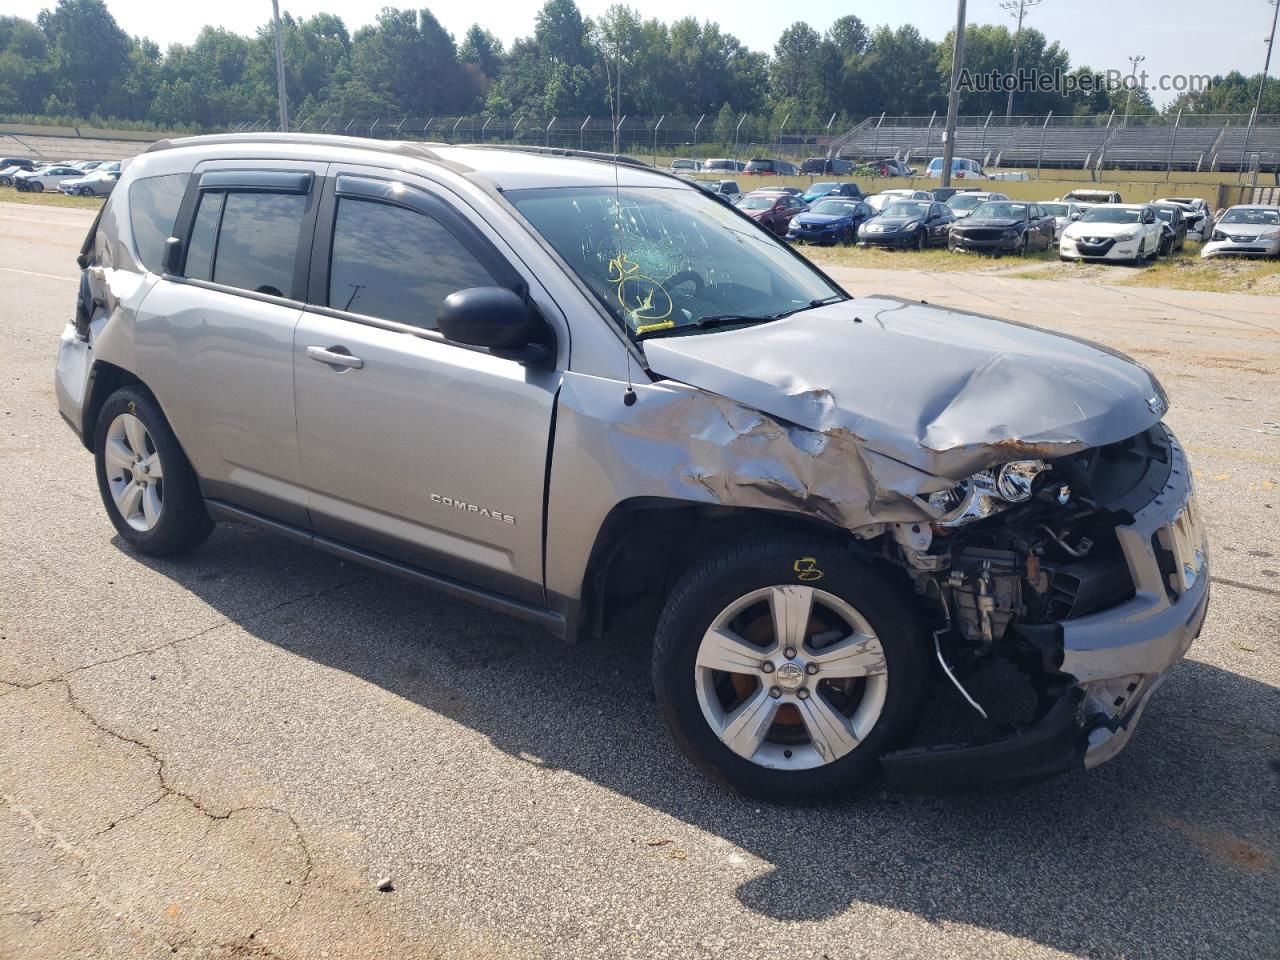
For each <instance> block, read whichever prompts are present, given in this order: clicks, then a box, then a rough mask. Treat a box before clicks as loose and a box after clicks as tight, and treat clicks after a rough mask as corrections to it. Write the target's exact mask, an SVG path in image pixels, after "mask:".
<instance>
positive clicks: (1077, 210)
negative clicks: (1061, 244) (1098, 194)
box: [1040, 200, 1087, 239]
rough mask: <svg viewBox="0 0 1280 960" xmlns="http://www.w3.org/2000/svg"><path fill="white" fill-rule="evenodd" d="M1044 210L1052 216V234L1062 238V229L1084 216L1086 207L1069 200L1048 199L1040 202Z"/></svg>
mask: <svg viewBox="0 0 1280 960" xmlns="http://www.w3.org/2000/svg"><path fill="white" fill-rule="evenodd" d="M1040 206H1042V207H1044V212H1045V213H1047V214H1048V215H1049V216H1051V217H1053V236H1054V238H1055V239H1061V238H1062V231H1063V230H1065V229H1067V227H1069V226H1071V224H1073V223H1075V222H1076V221H1077V220H1079V219H1080V218H1081V217H1083V216H1084V212H1085V210H1086V209H1087V208H1086V207H1084V206H1082V205H1080V204H1078V203H1072V202H1071V201H1070V200H1049V201H1046V202H1044V203H1041V204H1040Z"/></svg>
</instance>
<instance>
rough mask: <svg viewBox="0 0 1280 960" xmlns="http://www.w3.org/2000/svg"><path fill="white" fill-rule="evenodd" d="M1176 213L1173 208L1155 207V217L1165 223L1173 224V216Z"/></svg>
mask: <svg viewBox="0 0 1280 960" xmlns="http://www.w3.org/2000/svg"><path fill="white" fill-rule="evenodd" d="M1178 212H1180V211H1178V210H1175V209H1174V208H1173V207H1156V216H1157V217H1159V218H1160V219H1161V220H1163V221H1164V222H1165V223H1173V216H1174V214H1175V213H1178Z"/></svg>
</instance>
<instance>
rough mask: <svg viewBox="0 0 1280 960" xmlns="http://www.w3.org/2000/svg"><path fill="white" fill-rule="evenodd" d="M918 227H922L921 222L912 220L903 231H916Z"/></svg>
mask: <svg viewBox="0 0 1280 960" xmlns="http://www.w3.org/2000/svg"><path fill="white" fill-rule="evenodd" d="M918 226H920V221H919V220H912V221H911V222H910V223H908V224H907V225H906V226H905V227H903V228H902V229H903V230H914V229H915V228H916V227H918Z"/></svg>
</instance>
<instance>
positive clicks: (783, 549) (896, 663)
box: [653, 535, 929, 802]
mask: <svg viewBox="0 0 1280 960" xmlns="http://www.w3.org/2000/svg"><path fill="white" fill-rule="evenodd" d="M806 598H807V599H806ZM797 603H798V604H800V605H799V606H793V605H794V604H797ZM735 611H736V612H735ZM780 611H788V612H790V611H794V612H795V614H796V616H795V617H794V618H791V619H790V620H789V618H788V617H787V616H786V614H785V613H784V612H780ZM726 616H729V617H730V619H725V618H726ZM779 622H781V623H782V624H784V625H786V624H788V623H790V624H791V629H790V630H787V629H784V630H783V631H781V633H782V636H779V631H778V630H777V629H776V628H775V626H774V624H776V623H779ZM713 627H714V628H715V629H714V630H713ZM757 628H759V629H757ZM726 631H727V633H726ZM737 631H742V633H741V634H738V633H737ZM724 636H728V637H729V642H728V644H727V645H725V646H720V644H721V643H722V642H723V641H722V639H721V638H722V637H724ZM923 636H924V632H923V630H922V628H921V627H920V625H919V623H918V622H917V620H916V618H915V614H914V612H913V610H912V608H911V606H910V605H909V604H908V603H907V602H906V601H905V600H904V599H903V597H902V595H901V594H900V593H899V592H898V590H897V589H896V588H895V586H894V585H893V584H891V583H889V582H888V581H886V580H884V579H883V578H882V577H881V576H880V575H879V574H877V573H876V572H875V571H874V570H873V569H872V567H871V565H870V563H869V562H867V561H866V560H864V559H863V558H862V557H860V556H858V555H857V554H855V553H854V552H853V551H851V550H850V549H849V548H847V547H845V546H842V545H840V544H838V543H835V542H833V541H830V540H824V539H822V538H820V537H814V536H800V535H786V536H781V537H770V538H768V539H767V540H764V541H760V540H756V541H747V542H738V543H732V544H727V545H724V546H722V547H720V548H719V549H715V550H713V551H712V552H710V553H709V554H708V555H707V556H706V557H705V559H703V560H702V561H701V562H700V563H698V564H696V565H695V566H693V567H692V568H691V569H690V570H689V571H688V572H686V574H685V575H684V576H683V577H682V578H681V580H680V581H679V582H678V583H677V584H676V586H675V588H674V589H673V590H672V592H671V594H670V596H669V597H668V600H667V603H666V607H665V609H664V611H663V614H662V617H661V620H660V621H659V624H658V630H657V636H656V639H655V641H654V651H653V683H654V692H655V695H656V697H657V702H658V706H659V709H660V710H661V712H662V716H663V718H664V720H665V721H666V723H667V727H668V729H669V730H670V731H671V735H672V737H673V738H674V739H675V741H676V744H677V745H678V746H679V748H680V750H681V751H682V752H683V753H684V755H685V756H686V757H687V758H688V759H689V760H690V761H691V762H692V763H693V764H694V766H696V767H697V768H698V769H699V770H701V771H702V772H703V773H704V774H705V775H707V776H708V777H710V778H711V779H713V780H715V781H717V782H718V783H721V784H724V785H726V786H729V787H731V788H733V789H735V790H737V791H739V792H741V793H743V794H746V795H748V796H752V797H758V798H761V799H767V800H775V801H784V802H787V801H815V800H830V799H836V798H840V797H844V796H848V795H849V794H851V793H853V792H854V791H856V790H857V789H858V788H860V787H863V786H865V785H866V784H867V783H868V782H870V781H871V780H873V779H874V778H875V777H876V776H877V775H878V773H879V771H880V757H881V756H882V755H883V754H884V753H886V752H888V751H890V750H893V749H896V748H898V747H900V746H902V745H904V744H905V743H906V742H907V740H908V739H909V738H910V736H911V734H912V731H913V730H914V729H915V725H916V722H917V720H918V719H919V716H920V711H921V709H922V707H923V704H924V698H925V691H926V685H927V681H928V664H929V660H928V656H927V652H926V650H925V644H924V642H923ZM796 638H798V640H797V639H796ZM756 641H760V643H761V644H762V645H756ZM789 645H791V646H790V649H791V651H792V652H791V653H790V654H789V655H788V647H789ZM851 647H852V649H851ZM837 648H838V649H837ZM824 650H829V651H830V652H828V653H825V654H824ZM771 651H772V652H771ZM722 652H724V654H725V655H726V656H727V659H725V660H718V659H717V656H719V655H721V653H722ZM824 657H826V658H827V659H824ZM766 661H767V663H768V667H767V668H766V666H765V663H766ZM722 662H723V663H726V664H729V665H731V666H732V667H733V669H731V670H721V669H719V668H718V667H716V666H713V665H710V664H716V663H722ZM824 674H825V678H824ZM772 691H777V694H776V695H774V694H773V692H772ZM753 719H755V720H756V721H757V722H756V723H755V724H752V723H750V722H748V721H751V720H753ZM713 724H715V725H714V726H713ZM811 730H813V731H816V732H817V733H818V736H817V737H815V736H813V735H812V734H811V733H810V731H811Z"/></svg>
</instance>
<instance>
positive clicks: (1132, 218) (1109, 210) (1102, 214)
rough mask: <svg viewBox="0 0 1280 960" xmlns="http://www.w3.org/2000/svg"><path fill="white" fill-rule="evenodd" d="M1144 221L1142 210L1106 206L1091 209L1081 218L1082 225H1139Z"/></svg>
mask: <svg viewBox="0 0 1280 960" xmlns="http://www.w3.org/2000/svg"><path fill="white" fill-rule="evenodd" d="M1141 219H1142V211H1141V210H1130V209H1126V208H1125V207H1115V206H1111V205H1109V204H1108V205H1104V206H1100V207H1090V208H1089V209H1088V210H1086V211H1085V214H1084V216H1083V217H1081V218H1080V222H1081V223H1138V222H1140V221H1141Z"/></svg>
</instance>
